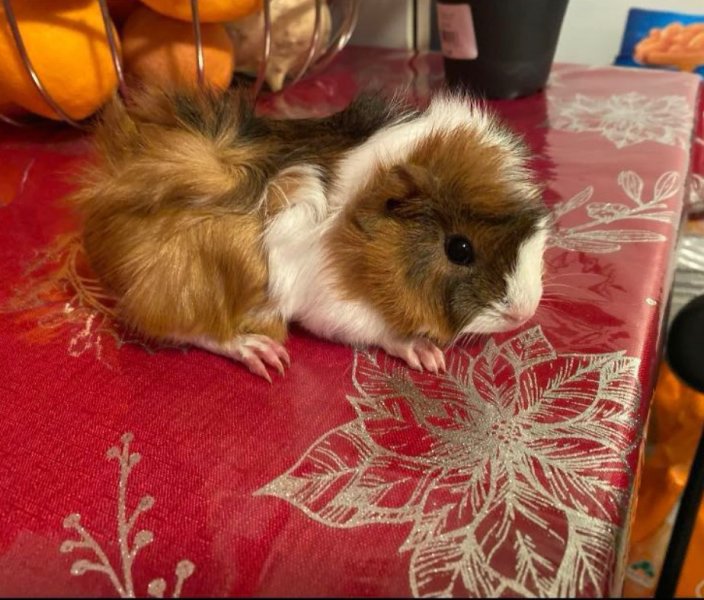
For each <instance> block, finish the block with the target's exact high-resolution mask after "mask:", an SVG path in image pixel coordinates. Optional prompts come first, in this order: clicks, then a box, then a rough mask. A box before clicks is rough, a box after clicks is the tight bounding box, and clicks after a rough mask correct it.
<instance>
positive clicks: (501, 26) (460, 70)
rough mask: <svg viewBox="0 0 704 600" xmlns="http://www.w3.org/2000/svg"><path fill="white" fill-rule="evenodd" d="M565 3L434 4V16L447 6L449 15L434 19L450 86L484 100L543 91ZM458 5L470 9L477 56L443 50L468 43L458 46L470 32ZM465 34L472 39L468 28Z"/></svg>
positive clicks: (481, 0)
mask: <svg viewBox="0 0 704 600" xmlns="http://www.w3.org/2000/svg"><path fill="white" fill-rule="evenodd" d="M567 2H568V0H438V1H437V9H438V11H439V12H438V15H440V12H441V11H443V10H444V8H443V7H449V11H451V12H449V13H448V12H447V11H446V12H445V15H444V17H445V18H444V19H443V18H440V17H439V18H438V22H439V27H440V37H441V39H442V41H443V55H444V63H445V79H446V81H447V83H448V85H449V86H450V87H451V88H454V89H466V90H468V91H470V92H472V93H474V94H478V95H481V96H484V97H486V98H519V97H521V96H527V95H529V94H533V93H535V92H537V91H539V90H541V89H542V88H544V87H545V84H546V83H547V80H548V76H549V74H550V67H551V66H552V62H553V58H554V57H555V49H556V48H557V40H558V38H559V37H560V29H561V28H562V20H563V18H564V16H565V10H566V9H567ZM461 5H464V6H465V7H466V6H468V7H469V10H470V12H471V21H472V22H473V29H474V32H473V35H474V37H475V38H476V53H475V55H476V58H451V57H450V56H448V54H452V51H450V52H447V49H448V47H449V44H454V47H455V48H457V47H460V48H462V47H464V48H467V44H466V43H465V44H464V46H462V42H463V40H464V41H466V36H467V34H468V32H467V27H466V26H465V24H464V23H463V20H464V14H466V11H467V9H466V8H458V7H459V6H461ZM453 7H454V8H453ZM448 17H449V18H448ZM443 21H444V23H445V24H444V26H443ZM443 29H444V30H443ZM469 35H470V36H471V35H472V32H471V30H470V31H469ZM472 41H474V40H472ZM458 44H459V46H458ZM470 45H472V44H471V42H470ZM459 54H463V53H462V52H459ZM455 55H457V53H455ZM464 55H465V56H466V55H467V54H466V52H465V53H464Z"/></svg>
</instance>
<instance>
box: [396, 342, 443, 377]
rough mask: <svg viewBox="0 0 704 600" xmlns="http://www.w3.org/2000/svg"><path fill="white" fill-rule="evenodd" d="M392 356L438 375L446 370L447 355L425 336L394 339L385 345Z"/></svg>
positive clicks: (418, 369) (419, 369)
mask: <svg viewBox="0 0 704 600" xmlns="http://www.w3.org/2000/svg"><path fill="white" fill-rule="evenodd" d="M383 348H384V350H386V351H387V352H388V353H389V354H391V355H392V356H396V357H398V358H400V359H402V360H403V361H405V362H406V364H407V365H408V366H409V367H411V369H415V370H416V371H420V372H421V373H422V372H423V369H425V370H427V371H430V372H431V373H434V374H435V375H437V374H438V373H440V372H445V370H446V366H445V355H444V354H443V352H442V350H440V348H438V347H437V346H436V345H435V344H433V343H432V342H430V341H429V340H427V339H425V338H414V339H410V340H404V341H393V342H390V343H387V344H384V346H383Z"/></svg>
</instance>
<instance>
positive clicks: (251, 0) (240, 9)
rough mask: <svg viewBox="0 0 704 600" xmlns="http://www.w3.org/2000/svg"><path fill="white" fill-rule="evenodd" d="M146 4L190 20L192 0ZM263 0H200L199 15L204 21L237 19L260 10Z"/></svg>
mask: <svg viewBox="0 0 704 600" xmlns="http://www.w3.org/2000/svg"><path fill="white" fill-rule="evenodd" d="M142 2H144V4H146V5H147V6H149V7H150V8H152V9H153V10H155V11H156V12H158V13H161V14H162V15H166V16H167V17H173V18H174V19H180V20H181V21H190V20H191V18H192V15H191V0H142ZM261 8H262V0H200V2H199V3H198V15H199V17H200V21H201V22H202V23H219V22H223V21H235V20H237V19H241V18H242V17H246V16H247V15H251V14H253V13H255V12H258V11H260V10H261Z"/></svg>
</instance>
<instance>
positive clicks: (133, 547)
mask: <svg viewBox="0 0 704 600" xmlns="http://www.w3.org/2000/svg"><path fill="white" fill-rule="evenodd" d="M120 441H121V442H122V446H121V447H118V446H112V447H110V448H109V449H108V451H107V452H106V453H105V456H106V458H107V459H108V460H112V461H115V462H117V464H118V470H119V475H118V483H117V511H116V512H117V540H116V541H117V546H118V548H119V554H120V557H119V558H120V564H119V566H118V567H115V566H113V564H112V562H111V561H110V559H109V558H108V555H107V553H106V552H105V550H104V549H103V546H102V545H101V544H100V542H99V541H98V539H97V538H96V537H94V536H93V534H91V533H90V531H89V530H88V529H87V528H86V527H85V526H84V525H83V524H82V523H81V516H80V515H79V514H78V513H72V514H70V515H68V516H67V517H66V518H64V522H63V526H64V529H68V530H73V531H74V532H75V533H76V534H77V536H78V539H69V540H64V541H63V542H62V543H61V546H60V547H59V552H61V553H63V554H66V553H71V552H73V551H74V550H79V549H80V550H89V551H91V552H92V554H93V555H94V557H95V559H96V560H95V561H91V560H89V559H85V558H81V559H79V560H77V561H75V562H74V563H73V565H72V566H71V574H72V575H84V574H85V573H87V572H88V571H97V572H99V573H102V574H103V575H105V576H106V577H107V578H108V579H109V580H110V583H111V584H112V586H113V588H114V589H115V592H116V593H117V594H118V595H119V596H120V598H134V597H135V584H134V577H133V569H134V565H135V563H136V559H137V555H138V553H139V552H140V551H141V550H142V549H143V548H144V547H146V546H148V545H149V544H151V543H152V542H153V541H154V533H153V532H152V531H150V530H148V529H141V530H139V531H137V532H136V533H134V535H133V536H132V541H131V543H130V534H131V533H132V530H133V528H134V527H135V525H136V524H137V521H138V519H139V517H140V516H142V515H143V514H144V513H145V512H147V511H149V510H151V509H152V507H153V506H154V498H153V497H152V496H148V495H147V496H142V498H141V499H140V500H139V502H138V503H137V506H136V507H135V509H134V510H133V511H131V512H130V509H129V508H128V503H127V488H128V482H129V476H130V474H131V472H132V470H133V469H134V468H135V466H136V465H137V464H139V462H140V460H141V458H142V457H141V455H140V454H139V453H138V452H132V451H131V450H130V444H131V443H132V442H133V441H134V435H133V434H132V433H129V432H128V433H125V434H123V435H122V436H121V437H120ZM194 571H195V565H194V564H193V563H192V562H191V561H189V560H185V559H184V560H181V561H179V562H178V564H177V565H176V569H175V575H176V578H175V582H174V588H173V593H172V596H171V597H172V598H180V597H181V591H182V589H183V584H184V582H185V581H186V580H187V579H188V578H189V577H190V576H191V575H193V573H194ZM165 591H166V581H165V580H164V579H163V578H157V579H153V580H152V581H150V582H149V584H148V586H147V593H148V594H149V595H150V596H152V597H154V598H163V597H164V592H165Z"/></svg>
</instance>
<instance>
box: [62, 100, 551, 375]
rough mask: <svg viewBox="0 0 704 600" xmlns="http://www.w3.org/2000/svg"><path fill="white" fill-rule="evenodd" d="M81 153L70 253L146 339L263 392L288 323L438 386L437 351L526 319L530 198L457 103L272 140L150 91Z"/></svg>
mask: <svg viewBox="0 0 704 600" xmlns="http://www.w3.org/2000/svg"><path fill="white" fill-rule="evenodd" d="M96 140H97V148H98V153H97V160H96V161H95V162H93V163H92V164H91V165H90V166H89V167H87V168H86V170H85V172H84V173H83V178H82V180H81V184H80V186H79V189H78V191H77V193H76V196H75V197H76V200H77V202H78V205H79V206H80V208H81V210H82V213H83V215H84V217H85V224H84V244H85V248H86V251H87V254H88V257H89V260H90V263H91V265H92V267H93V269H94V270H95V271H96V273H97V274H98V276H99V277H100V279H101V280H102V282H103V284H104V285H105V286H106V287H107V288H108V289H109V290H111V291H112V293H113V294H114V295H115V296H116V298H117V300H118V310H119V314H120V316H121V318H122V319H123V320H124V321H125V323H126V324H127V325H129V326H130V327H133V328H134V329H136V330H138V331H139V332H141V333H142V334H143V335H145V336H147V337H149V338H153V339H163V340H172V341H177V342H183V343H189V344H193V345H195V346H199V347H201V348H204V349H206V350H209V351H212V352H215V353H218V354H222V355H225V356H228V357H231V358H233V359H235V360H237V361H240V362H242V363H244V364H245V365H246V366H247V367H248V368H249V370H250V371H252V372H253V373H256V374H257V375H260V376H262V377H264V378H266V379H268V380H269V381H270V377H269V374H268V371H267V366H269V367H274V368H276V369H277V370H279V371H280V372H283V370H284V364H288V363H289V357H288V354H287V352H286V350H285V349H284V347H283V346H282V342H283V341H284V340H285V337H286V333H287V326H288V324H289V323H290V322H293V321H296V322H298V323H300V324H301V325H303V326H304V327H306V328H307V329H308V330H310V331H312V332H313V333H315V334H317V335H319V336H321V337H323V338H327V339H331V340H337V341H340V342H343V343H348V344H354V345H375V346H380V347H381V348H383V349H385V350H386V351H387V352H389V353H390V354H392V355H395V356H397V357H400V358H402V359H403V360H405V361H406V362H407V363H408V364H409V365H410V366H411V367H413V368H416V369H422V368H426V369H429V370H431V371H433V372H437V371H438V370H441V369H444V366H445V363H444V357H443V353H442V351H441V350H439V349H438V345H441V346H446V345H448V344H450V343H452V342H453V341H455V340H456V339H457V338H458V337H459V336H461V335H464V334H469V333H473V332H477V333H488V332H493V331H501V330H506V329H511V328H514V327H517V326H519V325H521V324H522V323H524V322H525V321H526V320H527V319H529V318H530V317H531V316H532V315H533V313H534V312H535V310H536V308H537V306H538V303H539V301H540V297H541V294H542V283H541V277H542V268H543V267H542V265H543V250H544V247H545V242H546V237H547V233H548V217H547V212H546V210H545V208H544V207H543V205H542V202H541V198H540V189H539V187H538V186H537V185H536V183H535V182H534V181H533V180H532V177H531V175H530V173H529V171H528V170H527V168H526V159H527V154H526V151H525V149H524V147H523V145H522V144H521V142H520V141H519V139H518V138H517V137H516V136H515V135H513V134H512V133H510V132H509V131H508V130H507V129H505V128H504V127H502V126H500V125H499V124H498V122H497V121H496V119H495V118H494V117H492V116H491V115H490V114H489V113H487V112H486V111H485V110H483V109H481V108H480V107H479V106H478V105H476V104H474V103H472V102H471V101H469V100H468V99H466V98H462V97H456V96H452V95H440V96H438V97H437V98H435V99H434V100H433V101H432V102H431V104H430V106H429V107H428V108H427V109H426V110H425V111H422V112H421V111H417V110H415V109H413V108H410V107H408V106H404V105H402V104H400V103H399V102H395V101H392V102H387V101H386V100H384V99H382V98H380V97H378V96H363V97H361V98H359V99H358V100H356V101H355V102H353V103H352V105H351V106H350V107H349V108H348V109H346V110H344V111H342V112H340V113H337V114H335V115H332V116H330V117H327V118H324V119H304V120H274V119H266V118H260V117H257V116H255V115H254V113H253V110H252V107H251V106H250V104H249V102H248V100H247V94H246V92H240V91H238V90H234V91H231V92H228V93H227V94H225V95H224V96H222V95H215V94H211V93H209V92H207V91H201V92H194V91H189V90H172V91H168V90H162V89H157V88H152V89H146V90H143V91H141V92H139V93H136V94H135V95H134V96H133V97H132V98H131V99H130V101H129V102H126V103H123V101H121V100H118V99H116V100H114V101H113V102H112V103H111V105H110V106H108V107H107V109H106V110H105V111H104V114H103V116H102V119H101V120H100V122H99V124H98V126H97V128H96ZM458 236H459V237H458ZM458 239H459V240H460V241H459V242H458ZM465 242H466V243H465ZM448 244H455V245H456V244H460V246H461V250H462V252H464V254H462V261H463V264H459V263H457V262H453V260H450V258H449V257H450V256H454V257H455V259H456V257H457V255H458V254H457V252H458V251H457V249H456V247H453V249H450V250H448V248H449V247H450V246H449V245H448ZM467 244H470V247H471V257H470V258H471V260H469V262H467V252H468V250H466V249H467ZM465 263H466V264H465Z"/></svg>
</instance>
